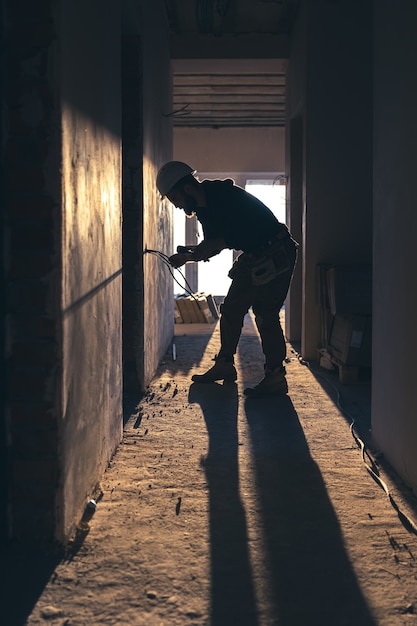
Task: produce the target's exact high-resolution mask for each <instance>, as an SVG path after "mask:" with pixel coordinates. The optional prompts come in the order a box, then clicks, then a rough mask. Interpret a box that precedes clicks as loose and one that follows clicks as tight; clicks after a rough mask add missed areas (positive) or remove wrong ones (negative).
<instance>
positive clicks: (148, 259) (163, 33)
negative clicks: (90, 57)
mask: <svg viewBox="0 0 417 626" xmlns="http://www.w3.org/2000/svg"><path fill="white" fill-rule="evenodd" d="M141 11H142V13H141V14H142V20H143V30H142V36H143V55H144V56H143V249H146V248H150V249H153V250H160V251H162V252H164V253H165V254H172V219H173V208H172V206H171V204H170V203H169V202H168V201H167V200H161V198H160V196H159V193H158V192H157V189H156V187H155V180H156V174H157V172H158V169H159V167H160V166H161V165H163V164H164V163H165V162H166V161H169V160H171V159H172V123H171V118H170V117H167V114H169V113H170V112H171V111H172V84H171V73H170V60H169V38H168V30H167V28H168V25H167V23H166V18H165V12H164V10H163V6H162V2H152V3H148V2H143V3H142V10H141ZM143 262H144V265H143V270H144V295H143V312H144V328H143V338H144V345H143V359H144V361H143V384H144V386H145V387H146V385H147V384H149V382H150V380H151V378H152V376H153V375H154V373H155V369H156V367H157V365H158V363H159V361H160V359H161V358H162V356H163V355H164V353H165V351H166V349H167V347H168V345H169V343H170V341H171V339H172V337H173V334H174V306H173V281H172V278H171V275H170V274H169V271H168V269H167V268H166V267H165V266H164V265H163V263H162V262H161V261H160V260H159V259H158V258H156V257H155V256H151V255H149V254H147V255H145V257H144V259H143Z"/></svg>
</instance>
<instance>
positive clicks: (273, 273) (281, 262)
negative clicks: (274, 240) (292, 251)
mask: <svg viewBox="0 0 417 626" xmlns="http://www.w3.org/2000/svg"><path fill="white" fill-rule="evenodd" d="M289 268H290V263H289V259H288V255H287V252H286V249H285V246H283V245H282V244H281V245H280V246H279V247H278V246H276V247H274V250H273V251H272V250H271V254H266V255H265V256H263V257H261V258H260V259H257V260H253V261H252V262H251V279H252V285H254V286H255V287H261V286H262V285H267V284H268V283H270V282H271V280H274V278H276V277H277V276H279V275H280V274H284V273H285V272H286V271H288V270H289Z"/></svg>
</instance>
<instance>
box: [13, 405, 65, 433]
mask: <svg viewBox="0 0 417 626" xmlns="http://www.w3.org/2000/svg"><path fill="white" fill-rule="evenodd" d="M10 422H11V424H12V428H13V427H15V428H16V427H17V428H20V427H21V426H28V425H31V424H36V425H37V426H38V428H40V429H51V428H54V427H55V426H56V418H55V416H54V407H53V406H51V404H49V403H47V402H40V403H38V404H36V403H35V402H31V403H28V402H12V403H11V405H10Z"/></svg>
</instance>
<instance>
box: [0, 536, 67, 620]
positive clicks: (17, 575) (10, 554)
mask: <svg viewBox="0 0 417 626" xmlns="http://www.w3.org/2000/svg"><path fill="white" fill-rule="evenodd" d="M61 558H62V554H61V553H60V552H58V553H56V554H55V553H54V552H52V551H51V552H50V553H48V552H47V551H43V550H41V549H35V548H30V547H27V546H24V545H22V546H20V545H14V544H13V545H9V546H7V547H6V548H5V550H4V552H3V554H2V557H1V563H2V568H1V570H2V571H1V574H2V606H1V609H0V623H1V624H4V626H24V624H26V623H27V618H28V617H29V615H30V614H31V612H32V610H33V607H34V606H35V604H36V602H37V601H38V599H39V597H40V595H41V594H42V592H43V590H44V588H45V586H46V584H47V583H48V581H49V580H50V578H51V576H52V575H53V572H54V570H55V568H56V566H57V565H58V563H59V562H60V560H61Z"/></svg>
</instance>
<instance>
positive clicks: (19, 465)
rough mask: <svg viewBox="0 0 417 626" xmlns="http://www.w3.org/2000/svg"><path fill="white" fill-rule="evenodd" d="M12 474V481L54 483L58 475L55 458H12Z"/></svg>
mask: <svg viewBox="0 0 417 626" xmlns="http://www.w3.org/2000/svg"><path fill="white" fill-rule="evenodd" d="M12 476H13V482H14V483H27V484H30V483H32V484H34V483H35V484H37V485H40V486H47V485H51V486H54V485H56V482H57V477H58V462H57V460H56V459H55V458H54V459H50V460H36V459H29V460H26V459H13V461H12Z"/></svg>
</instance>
